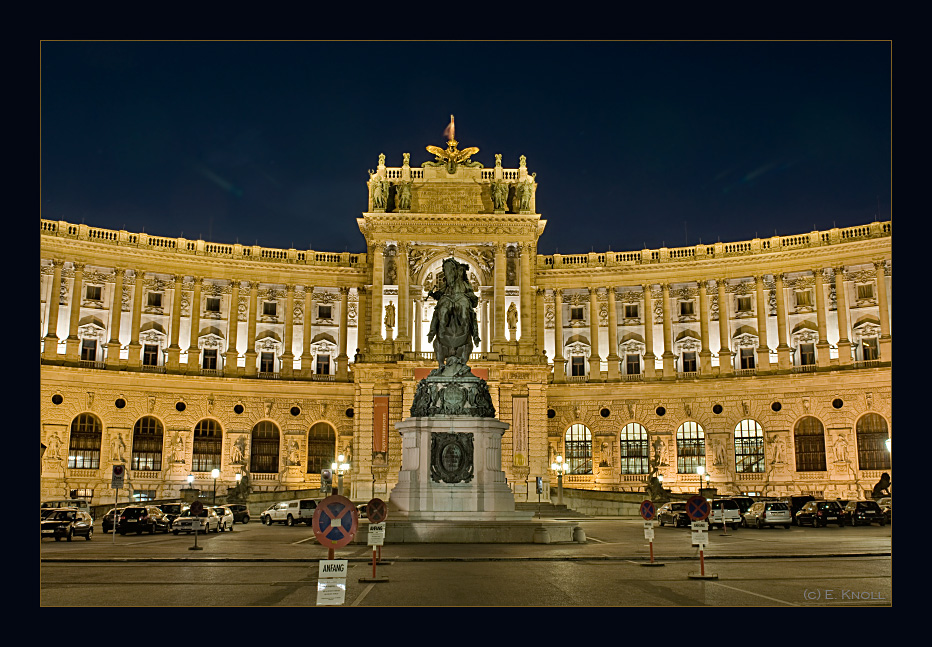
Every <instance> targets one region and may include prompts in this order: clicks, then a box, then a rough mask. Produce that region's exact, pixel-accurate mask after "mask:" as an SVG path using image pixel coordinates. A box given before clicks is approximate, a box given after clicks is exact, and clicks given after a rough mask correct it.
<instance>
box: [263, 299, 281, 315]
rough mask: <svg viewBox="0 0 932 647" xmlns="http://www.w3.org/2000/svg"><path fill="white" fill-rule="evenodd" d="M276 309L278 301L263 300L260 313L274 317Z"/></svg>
mask: <svg viewBox="0 0 932 647" xmlns="http://www.w3.org/2000/svg"><path fill="white" fill-rule="evenodd" d="M277 309H278V303H277V302H276V301H264V302H263V303H262V314H263V315H265V316H267V317H274V316H275V312H276V310H277Z"/></svg>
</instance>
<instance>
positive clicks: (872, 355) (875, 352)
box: [861, 337, 880, 361]
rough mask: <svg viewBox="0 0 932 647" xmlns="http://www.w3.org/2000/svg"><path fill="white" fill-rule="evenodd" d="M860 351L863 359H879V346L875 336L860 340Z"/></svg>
mask: <svg viewBox="0 0 932 647" xmlns="http://www.w3.org/2000/svg"><path fill="white" fill-rule="evenodd" d="M861 351H862V352H863V353H864V359H865V361H867V360H872V359H880V348H879V347H878V345H877V338H876V337H871V338H869V339H862V340H861Z"/></svg>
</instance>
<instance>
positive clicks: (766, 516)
mask: <svg viewBox="0 0 932 647" xmlns="http://www.w3.org/2000/svg"><path fill="white" fill-rule="evenodd" d="M743 518H744V524H743V525H744V526H745V527H747V528H765V527H767V526H783V527H784V528H787V529H789V527H790V526H791V525H793V517H791V516H790V506H789V505H787V503H786V502H785V501H758V502H757V503H755V504H754V505H752V506H751V507H750V508H748V510H747V512H745V513H744V515H743Z"/></svg>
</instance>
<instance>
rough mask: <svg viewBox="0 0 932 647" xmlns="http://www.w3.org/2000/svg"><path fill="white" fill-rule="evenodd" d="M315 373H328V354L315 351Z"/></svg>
mask: <svg viewBox="0 0 932 647" xmlns="http://www.w3.org/2000/svg"><path fill="white" fill-rule="evenodd" d="M317 374H318V375H330V355H329V354H327V353H317Z"/></svg>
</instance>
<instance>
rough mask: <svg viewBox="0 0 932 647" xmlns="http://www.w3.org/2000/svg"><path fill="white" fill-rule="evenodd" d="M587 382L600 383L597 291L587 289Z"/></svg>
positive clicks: (596, 289) (600, 359)
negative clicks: (588, 351)
mask: <svg viewBox="0 0 932 647" xmlns="http://www.w3.org/2000/svg"><path fill="white" fill-rule="evenodd" d="M589 337H591V339H590V340H589V350H590V353H589V381H590V382H601V381H602V358H601V357H600V356H599V289H598V288H592V287H591V288H589Z"/></svg>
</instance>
